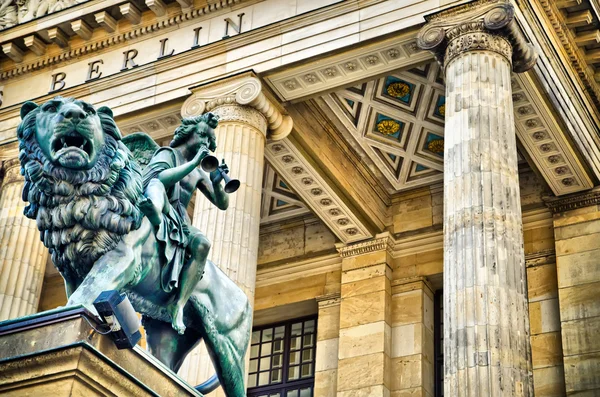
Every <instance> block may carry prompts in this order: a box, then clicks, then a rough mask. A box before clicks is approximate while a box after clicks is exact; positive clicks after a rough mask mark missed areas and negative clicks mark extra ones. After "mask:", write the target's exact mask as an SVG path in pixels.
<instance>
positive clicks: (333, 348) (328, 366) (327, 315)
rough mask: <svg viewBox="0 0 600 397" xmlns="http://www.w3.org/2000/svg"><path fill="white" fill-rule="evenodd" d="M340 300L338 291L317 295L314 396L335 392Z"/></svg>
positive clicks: (327, 396)
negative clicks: (317, 316) (317, 314)
mask: <svg viewBox="0 0 600 397" xmlns="http://www.w3.org/2000/svg"><path fill="white" fill-rule="evenodd" d="M340 302H341V297H340V293H339V292H334V293H331V294H327V295H320V296H317V303H318V305H319V321H318V322H317V357H316V363H315V387H314V397H329V396H335V395H336V393H337V368H338V349H339V341H340Z"/></svg>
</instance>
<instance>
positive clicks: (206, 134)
mask: <svg viewBox="0 0 600 397" xmlns="http://www.w3.org/2000/svg"><path fill="white" fill-rule="evenodd" d="M192 139H194V141H195V142H194V147H195V148H196V150H199V149H200V147H202V146H205V147H207V148H208V150H210V151H211V152H214V151H215V150H217V137H216V136H215V130H214V129H213V127H212V126H210V125H209V124H207V123H206V122H204V121H202V122H201V123H199V124H198V126H197V129H196V133H195V134H194V138H192Z"/></svg>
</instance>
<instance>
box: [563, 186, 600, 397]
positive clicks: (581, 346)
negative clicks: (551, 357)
mask: <svg viewBox="0 0 600 397" xmlns="http://www.w3.org/2000/svg"><path fill="white" fill-rule="evenodd" d="M596 196H597V192H593V193H592V194H590V195H589V196H588V197H583V198H582V200H579V205H577V204H573V203H572V202H571V203H567V204H566V205H562V206H561V205H559V206H558V207H555V212H556V214H555V216H554V228H555V229H554V232H555V238H556V267H557V284H558V301H559V306H560V321H561V324H560V325H561V329H562V347H563V355H564V368H565V384H566V390H567V395H579V394H580V393H581V394H585V395H595V394H597V393H598V392H599V391H600V376H599V375H598V374H600V338H599V337H598V330H599V329H600V304H598V302H600V260H599V259H598V258H599V256H600V207H599V206H598V204H597V202H598V200H597V198H595V197H596ZM586 202H587V203H589V204H592V205H589V206H585V207H583V206H581V205H582V204H583V205H585V204H586ZM578 207H579V208H578Z"/></svg>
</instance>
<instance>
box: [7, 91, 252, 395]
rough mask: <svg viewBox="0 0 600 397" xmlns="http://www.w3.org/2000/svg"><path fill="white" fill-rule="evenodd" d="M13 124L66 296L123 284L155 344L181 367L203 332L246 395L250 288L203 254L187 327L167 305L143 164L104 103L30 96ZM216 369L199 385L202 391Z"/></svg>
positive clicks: (90, 297)
mask: <svg viewBox="0 0 600 397" xmlns="http://www.w3.org/2000/svg"><path fill="white" fill-rule="evenodd" d="M21 118H22V122H21V124H20V125H19V127H18V129H17V136H18V139H19V150H20V154H19V159H20V161H21V172H22V174H23V175H24V177H25V186H24V188H23V200H25V201H28V202H29V204H28V205H27V207H26V208H25V211H24V213H25V216H27V217H28V218H31V219H35V220H36V222H37V226H38V229H39V230H40V236H41V239H42V241H43V243H44V245H45V246H46V247H47V248H48V250H49V252H50V254H51V256H52V261H53V262H54V265H55V266H56V267H57V269H58V270H59V272H60V273H61V275H62V276H63V278H64V280H65V288H66V292H67V296H68V299H69V300H68V305H84V306H85V307H86V308H87V309H88V310H90V311H92V312H94V313H95V310H94V307H93V305H92V303H93V301H94V300H95V299H96V297H97V296H98V295H99V294H100V293H101V292H102V291H105V290H118V291H121V292H125V293H126V294H127V296H128V297H129V299H130V300H131V302H132V304H133V306H134V308H135V309H136V310H137V311H138V312H140V313H141V314H142V316H143V317H142V321H143V324H144V328H145V330H146V335H147V345H148V349H149V351H150V353H152V354H153V355H154V356H155V357H157V358H158V359H159V360H160V361H162V362H163V363H164V364H165V365H166V366H167V367H169V368H170V369H171V370H173V371H175V372H177V371H178V369H179V368H180V366H181V364H182V363H183V360H184V359H185V357H186V355H187V354H188V353H189V352H190V350H192V348H194V347H195V346H196V345H197V344H198V343H199V342H200V340H201V339H204V341H205V343H206V346H207V348H208V350H209V353H210V355H211V358H212V360H213V363H214V366H215V370H216V373H217V375H218V378H219V381H220V383H221V385H222V386H223V389H224V391H225V393H226V395H227V396H229V397H238V396H245V395H246V393H245V390H244V355H245V353H246V348H247V345H248V339H249V337H250V331H251V325H252V324H251V321H252V315H251V309H250V305H249V302H248V299H247V297H246V295H245V294H244V293H243V291H242V290H241V289H240V288H239V287H238V286H237V285H236V284H235V283H233V282H232V281H231V280H230V279H229V278H228V277H227V276H226V275H225V274H224V273H223V272H222V271H221V270H220V269H219V268H218V267H217V266H216V265H215V264H214V263H212V262H210V261H206V265H205V267H204V275H203V277H202V278H201V279H200V281H199V282H198V283H197V284H195V286H194V287H193V291H192V293H191V296H190V298H189V300H188V301H187V304H186V305H185V307H184V323H185V326H186V330H185V333H184V334H183V335H180V334H178V332H176V331H175V330H174V329H173V328H172V326H171V323H172V314H171V313H170V312H169V311H168V310H167V309H166V307H167V306H168V305H169V303H170V302H172V301H173V299H174V298H173V294H172V293H168V292H165V290H164V289H163V288H161V287H160V285H161V279H160V278H161V269H162V268H163V267H164V265H165V263H164V256H163V255H160V254H159V251H160V245H159V243H158V242H157V239H156V237H155V233H154V229H153V227H152V225H151V223H150V222H149V220H148V218H147V217H145V216H144V215H143V213H142V212H141V211H140V206H139V203H140V201H143V199H144V195H143V193H144V192H143V187H142V171H141V168H140V166H139V165H138V163H137V161H136V159H135V157H134V156H133V155H132V152H131V151H130V150H129V149H128V147H127V146H126V145H125V144H124V142H123V140H122V138H121V133H120V132H119V129H118V128H117V125H116V123H115V121H114V119H113V114H112V111H111V110H110V109H109V108H107V107H101V108H98V109H95V108H94V106H92V105H90V104H88V103H86V102H84V101H80V100H75V99H72V98H61V97H56V98H54V99H52V100H50V101H48V102H46V103H44V104H43V105H41V106H38V105H36V104H35V103H33V102H26V103H25V104H24V105H23V106H22V108H21ZM215 384H217V385H218V382H216V378H215V377H213V378H211V380H209V381H207V382H205V383H203V384H202V385H200V386H198V387H197V389H198V390H199V391H200V392H204V393H206V392H207V391H210V389H211V388H214V385H215Z"/></svg>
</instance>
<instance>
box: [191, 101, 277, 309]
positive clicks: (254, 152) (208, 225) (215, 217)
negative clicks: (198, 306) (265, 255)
mask: <svg viewBox="0 0 600 397" xmlns="http://www.w3.org/2000/svg"><path fill="white" fill-rule="evenodd" d="M211 112H213V113H214V114H216V115H218V116H219V118H220V120H219V126H218V127H217V128H216V130H215V133H216V136H217V150H216V152H215V155H216V156H217V158H219V159H221V158H224V159H225V161H226V163H227V165H228V166H229V175H231V177H232V178H237V179H239V181H240V188H239V190H238V191H237V192H235V193H233V194H231V195H230V196H229V208H228V209H227V210H226V211H221V210H220V209H218V208H216V207H215V206H214V205H213V204H211V203H210V202H209V201H208V200H207V199H206V198H205V197H203V196H201V195H199V196H198V198H197V199H196V206H195V209H194V211H195V213H194V220H193V223H194V226H196V227H197V228H199V229H200V230H201V231H202V232H203V233H205V235H206V237H207V238H208V239H209V240H210V241H211V244H212V246H211V249H210V254H209V258H210V260H212V261H213V262H214V263H216V264H218V265H219V267H220V268H221V270H223V271H224V272H225V273H226V274H227V275H228V276H229V278H231V280H233V281H234V282H235V283H236V284H237V285H238V286H239V287H240V288H242V289H243V290H244V292H245V293H246V295H247V296H248V298H249V299H250V302H251V303H252V304H253V303H254V287H255V281H256V265H257V255H258V229H259V226H260V200H261V191H262V178H263V167H264V150H265V143H266V134H267V123H266V120H265V118H264V117H263V115H262V114H261V113H259V112H258V111H257V110H255V109H253V108H250V107H248V106H241V105H237V104H229V105H222V106H218V107H216V108H215V109H212V110H211Z"/></svg>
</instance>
